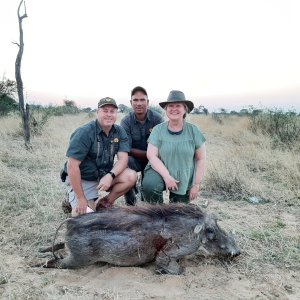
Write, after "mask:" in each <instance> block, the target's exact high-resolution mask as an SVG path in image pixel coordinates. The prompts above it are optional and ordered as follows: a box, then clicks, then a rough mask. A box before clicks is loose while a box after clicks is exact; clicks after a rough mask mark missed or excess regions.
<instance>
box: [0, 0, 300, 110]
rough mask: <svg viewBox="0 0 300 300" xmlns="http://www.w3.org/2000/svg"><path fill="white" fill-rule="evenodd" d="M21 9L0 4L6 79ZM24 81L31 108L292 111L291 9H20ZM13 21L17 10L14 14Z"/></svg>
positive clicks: (0, 58) (0, 65) (249, 3)
mask: <svg viewBox="0 0 300 300" xmlns="http://www.w3.org/2000/svg"><path fill="white" fill-rule="evenodd" d="M18 4H19V0H0V32H1V38H0V76H1V77H3V76H6V77H7V78H9V79H14V78H15V77H14V64H15V59H16V55H17V51H18V47H17V46H16V45H14V44H13V43H12V42H13V41H18V39H19V31H18V19H17V7H18ZM26 7H27V15H28V18H25V19H23V30H24V43H25V46H24V54H23V60H22V69H21V72H22V79H23V83H24V87H25V90H24V94H25V98H26V99H27V101H28V102H29V103H35V104H58V105H61V104H62V103H63V99H69V100H74V101H75V102H76V103H77V105H78V106H80V107H92V108H95V107H96V105H97V102H98V100H99V99H100V98H102V97H106V96H109V97H113V98H115V99H116V100H117V102H118V103H119V104H120V103H123V104H126V105H129V100H130V91H131V89H132V88H134V87H135V86H137V85H141V86H143V87H145V88H146V89H147V91H148V96H149V99H150V103H151V104H152V105H157V104H158V102H160V101H165V100H166V99H167V97H168V94H169V92H170V91H171V90H174V89H177V90H181V91H183V92H184V93H185V95H186V97H187V98H188V99H189V100H192V101H193V102H194V104H195V105H196V106H198V105H204V106H205V107H207V108H208V109H209V111H217V110H218V109H220V108H225V109H227V110H240V109H242V108H246V107H248V106H249V105H254V106H255V107H257V108H267V107H269V108H275V107H277V108H283V109H286V110H288V109H295V110H296V111H298V112H300V38H299V32H300V17H299V15H300V1H299V0H226V1H225V0H182V1H181V0H170V1H169V0H151V1H145V0H126V1H125V0H110V1H103V0H85V1H82V0H27V1H26ZM21 13H23V11H22V10H21Z"/></svg>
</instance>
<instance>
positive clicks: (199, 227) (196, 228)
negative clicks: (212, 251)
mask: <svg viewBox="0 0 300 300" xmlns="http://www.w3.org/2000/svg"><path fill="white" fill-rule="evenodd" d="M202 227H203V225H200V224H198V225H196V226H195V228H194V233H196V234H197V233H199V232H200V231H201V229H202Z"/></svg>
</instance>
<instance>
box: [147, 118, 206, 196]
mask: <svg viewBox="0 0 300 300" xmlns="http://www.w3.org/2000/svg"><path fill="white" fill-rule="evenodd" d="M204 142H205V137H204V136H203V134H202V133H201V131H200V130H199V129H198V128H197V127H196V126H195V125H194V124H191V123H187V122H184V125H183V130H182V133H180V134H171V133H170V132H169V130H168V122H164V123H161V124H158V125H156V126H155V127H154V128H153V130H152V132H151V134H150V136H149V139H148V143H150V144H152V145H154V146H155V147H157V148H158V157H159V159H160V160H161V161H162V162H163V163H164V165H165V166H166V168H167V169H168V171H169V173H170V175H171V176H172V177H174V178H175V179H176V180H178V181H179V184H178V190H177V191H172V193H175V194H179V195H185V194H186V193H187V191H188V190H189V189H190V187H191V186H192V184H193V182H194V176H195V165H196V161H195V151H196V150H197V149H199V148H200V147H201V145H202V144H203V143H204Z"/></svg>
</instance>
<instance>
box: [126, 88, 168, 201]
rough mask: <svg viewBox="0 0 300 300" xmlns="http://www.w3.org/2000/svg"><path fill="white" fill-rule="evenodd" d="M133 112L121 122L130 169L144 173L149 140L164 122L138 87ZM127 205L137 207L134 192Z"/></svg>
mask: <svg viewBox="0 0 300 300" xmlns="http://www.w3.org/2000/svg"><path fill="white" fill-rule="evenodd" d="M130 103H131V106H132V110H133V111H132V112H130V113H129V114H128V115H126V116H125V117H124V118H123V119H122V120H121V124H120V125H121V126H122V127H123V128H124V129H125V131H126V133H127V135H128V139H129V148H130V152H129V157H128V167H129V168H130V169H132V170H135V171H136V172H142V174H143V172H144V169H145V167H146V165H147V163H148V159H147V146H148V143H147V140H148V138H149V136H150V133H151V131H152V129H153V128H154V127H155V126H156V125H157V124H159V123H162V122H163V121H164V119H163V117H162V115H161V114H159V113H157V112H155V111H153V110H151V109H149V99H148V94H147V91H146V90H145V89H144V88H143V87H141V86H136V87H135V88H134V89H132V91H131V100H130ZM125 201H126V204H127V205H135V203H136V198H135V194H134V191H133V190H130V191H129V192H127V193H126V194H125Z"/></svg>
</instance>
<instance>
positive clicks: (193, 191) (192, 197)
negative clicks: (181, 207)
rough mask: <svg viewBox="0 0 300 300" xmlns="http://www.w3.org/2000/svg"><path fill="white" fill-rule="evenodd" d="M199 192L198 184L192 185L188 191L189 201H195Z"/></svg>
mask: <svg viewBox="0 0 300 300" xmlns="http://www.w3.org/2000/svg"><path fill="white" fill-rule="evenodd" d="M199 191H200V184H194V185H193V186H192V187H191V188H190V191H189V199H190V200H191V201H192V200H195V199H196V198H197V197H198V194H199Z"/></svg>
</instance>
